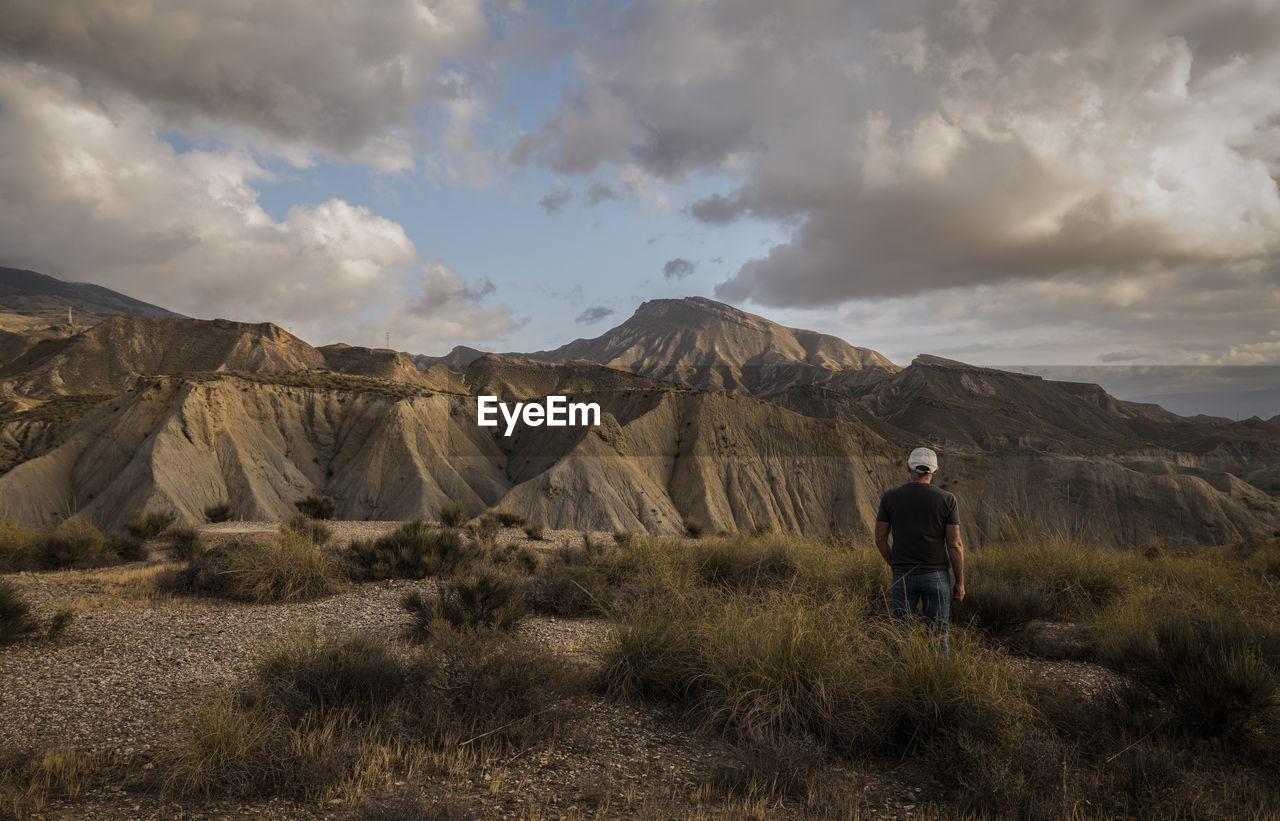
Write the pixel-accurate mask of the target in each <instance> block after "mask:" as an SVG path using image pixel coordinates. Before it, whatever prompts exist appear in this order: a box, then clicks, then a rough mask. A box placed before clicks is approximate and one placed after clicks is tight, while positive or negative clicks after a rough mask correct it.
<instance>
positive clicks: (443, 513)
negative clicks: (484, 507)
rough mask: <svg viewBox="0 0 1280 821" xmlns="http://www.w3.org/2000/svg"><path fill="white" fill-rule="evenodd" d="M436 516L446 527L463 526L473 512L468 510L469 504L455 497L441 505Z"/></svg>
mask: <svg viewBox="0 0 1280 821" xmlns="http://www.w3.org/2000/svg"><path fill="white" fill-rule="evenodd" d="M436 518H437V519H439V520H440V524H442V525H444V526H445V527H462V526H463V525H464V524H466V522H467V519H470V518H471V514H470V513H468V512H467V506H466V505H464V504H463V503H462V501H461V500H460V499H454V500H452V501H449V502H445V503H444V504H442V505H440V511H439V512H438V513H437V514H436Z"/></svg>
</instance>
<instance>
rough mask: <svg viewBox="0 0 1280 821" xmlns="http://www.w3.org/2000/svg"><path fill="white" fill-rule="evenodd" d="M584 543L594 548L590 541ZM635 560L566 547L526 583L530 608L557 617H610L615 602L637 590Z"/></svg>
mask: <svg viewBox="0 0 1280 821" xmlns="http://www.w3.org/2000/svg"><path fill="white" fill-rule="evenodd" d="M584 542H585V543H586V544H587V545H591V542H590V540H589V539H586V538H585V535H584ZM635 569H636V560H635V557H634V556H631V555H628V554H624V553H622V552H621V551H619V550H617V549H616V548H613V549H610V550H603V549H597V548H596V547H595V546H594V545H591V547H590V549H588V548H587V547H585V546H584V547H565V548H562V549H561V550H560V551H559V552H558V553H557V554H555V555H554V556H553V557H550V558H548V559H546V560H545V561H543V562H542V563H541V565H540V566H539V567H538V571H537V573H536V574H535V575H534V576H532V577H530V578H528V579H527V580H526V581H525V582H524V596H525V600H526V601H527V602H528V603H529V607H530V608H531V609H532V610H535V611H537V612H539V613H549V614H551V615H556V616H586V615H602V614H605V613H608V612H609V610H610V609H611V607H612V605H613V603H614V602H615V601H618V600H621V599H622V598H624V597H625V594H624V593H623V590H624V588H626V589H627V590H628V591H629V590H630V588H632V587H634V583H633V582H632V577H633V574H634V572H635Z"/></svg>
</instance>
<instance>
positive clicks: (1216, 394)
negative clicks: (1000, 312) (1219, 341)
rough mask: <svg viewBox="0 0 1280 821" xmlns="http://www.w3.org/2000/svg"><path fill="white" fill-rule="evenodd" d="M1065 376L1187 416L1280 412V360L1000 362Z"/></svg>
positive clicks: (1011, 367)
mask: <svg viewBox="0 0 1280 821" xmlns="http://www.w3.org/2000/svg"><path fill="white" fill-rule="evenodd" d="M1000 369H1001V370H1006V371H1013V372H1016V373H1030V374H1035V375H1037V376H1043V377H1044V378H1045V379H1057V380H1061V381H1065V382H1093V383H1096V384H1098V385H1101V386H1102V387H1103V388H1105V389H1106V390H1107V391H1108V392H1109V393H1111V394H1114V395H1115V396H1119V397H1122V398H1124V399H1128V400H1131V401H1133V402H1151V403H1154V404H1157V405H1161V406H1163V407H1165V408H1168V409H1169V410H1171V411H1173V412H1174V413H1178V414H1182V415H1183V416H1195V415H1197V414H1207V415H1209V416H1225V417H1228V418H1230V419H1248V418H1249V417H1251V416H1257V417H1260V418H1262V419H1270V418H1271V417H1273V416H1276V415H1277V414H1280V365H1079V366H1077V365H1036V366H1032V365H1001V366H1000Z"/></svg>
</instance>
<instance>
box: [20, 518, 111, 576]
mask: <svg viewBox="0 0 1280 821" xmlns="http://www.w3.org/2000/svg"><path fill="white" fill-rule="evenodd" d="M38 550H39V552H40V559H41V563H42V564H43V565H44V566H45V567H46V568H49V569H51V570H53V569H58V568H62V567H96V566H100V565H104V564H110V563H111V562H112V561H114V560H115V554H114V551H109V550H108V549H107V544H106V541H105V540H104V539H103V538H102V531H100V530H98V528H96V527H94V526H93V525H92V524H90V523H89V522H87V521H85V520H84V519H81V518H79V517H72V518H70V519H67V520H66V521H64V522H62V523H61V524H59V525H58V526H57V527H55V528H54V529H53V530H52V531H50V532H48V533H47V534H46V535H45V536H44V537H43V538H42V539H41V541H40V543H39V546H38Z"/></svg>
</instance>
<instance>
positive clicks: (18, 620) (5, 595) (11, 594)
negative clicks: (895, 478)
mask: <svg viewBox="0 0 1280 821" xmlns="http://www.w3.org/2000/svg"><path fill="white" fill-rule="evenodd" d="M30 612H31V608H30V606H28V604H27V602H26V600H25V599H23V598H22V596H20V595H19V594H18V591H17V589H15V588H14V586H13V585H12V584H10V583H9V582H7V581H5V580H4V579H0V644H11V643H13V642H15V641H17V640H18V639H20V638H22V637H23V636H25V635H27V634H28V633H31V632H34V631H35V630H36V623H35V622H33V621H32V620H31V619H30V618H29V617H28V614H29V613H30Z"/></svg>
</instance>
